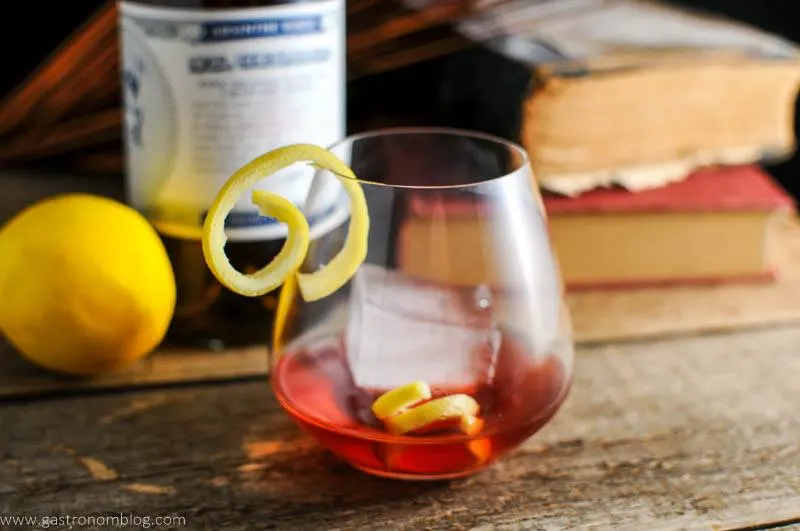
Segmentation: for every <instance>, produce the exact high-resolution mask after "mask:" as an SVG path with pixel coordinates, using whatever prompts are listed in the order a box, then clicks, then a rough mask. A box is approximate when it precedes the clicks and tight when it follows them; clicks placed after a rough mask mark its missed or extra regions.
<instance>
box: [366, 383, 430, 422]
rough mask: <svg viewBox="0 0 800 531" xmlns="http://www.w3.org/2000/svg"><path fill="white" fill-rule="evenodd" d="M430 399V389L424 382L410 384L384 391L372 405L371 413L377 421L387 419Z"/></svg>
mask: <svg viewBox="0 0 800 531" xmlns="http://www.w3.org/2000/svg"><path fill="white" fill-rule="evenodd" d="M430 397H431V388H430V386H428V384H427V383H425V382H422V381H420V382H412V383H410V384H406V385H401V386H400V387H396V388H394V389H391V390H389V391H386V392H385V393H383V394H382V395H381V396H379V397H378V398H377V399H376V400H375V402H373V403H372V412H373V413H374V414H375V416H376V417H378V418H379V419H382V420H383V419H387V418H389V417H392V416H394V415H397V414H399V413H402V412H403V411H405V410H407V409H408V408H410V407H412V406H414V405H416V404H419V403H420V402H422V401H423V400H428V399H429V398H430Z"/></svg>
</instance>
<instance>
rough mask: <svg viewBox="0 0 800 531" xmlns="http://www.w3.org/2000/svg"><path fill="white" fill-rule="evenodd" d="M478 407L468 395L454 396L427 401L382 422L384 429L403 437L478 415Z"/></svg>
mask: <svg viewBox="0 0 800 531" xmlns="http://www.w3.org/2000/svg"><path fill="white" fill-rule="evenodd" d="M479 410H480V406H479V405H478V402H476V401H475V399H474V398H472V397H471V396H469V395H465V394H455V395H448V396H443V397H440V398H435V399H433V400H429V401H428V402H425V403H424V404H421V405H418V406H416V407H413V408H411V409H408V410H406V411H404V412H402V413H399V414H397V415H394V416H392V417H389V418H387V419H385V420H384V422H385V424H386V429H387V430H388V431H389V432H390V433H392V434H394V435H405V434H407V433H411V432H414V431H418V430H422V429H424V428H426V427H429V426H431V425H433V424H436V423H439V422H444V421H448V420H451V419H454V420H459V421H460V419H462V418H463V417H467V416H475V415H477V414H478V411H479Z"/></svg>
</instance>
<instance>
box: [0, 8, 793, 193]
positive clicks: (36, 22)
mask: <svg viewBox="0 0 800 531" xmlns="http://www.w3.org/2000/svg"><path fill="white" fill-rule="evenodd" d="M675 3H679V4H683V5H687V6H693V7H699V8H703V9H708V10H711V11H715V12H718V13H721V14H724V15H727V16H730V17H733V18H737V19H739V20H743V21H746V22H749V23H751V24H755V25H757V26H759V27H761V28H764V29H766V30H768V31H772V32H774V33H777V34H779V35H782V36H784V37H786V38H789V39H792V40H794V41H795V42H800V0H680V1H677V0H676V2H675ZM53 4H55V5H53ZM101 4H102V0H70V1H69V2H58V3H56V2H54V1H52V0H30V1H24V2H8V3H6V4H4V8H5V13H4V17H3V22H4V29H3V31H2V32H0V39H1V41H0V42H2V49H3V50H6V51H7V53H6V54H5V55H4V58H3V63H4V75H3V78H2V86H0V91H1V92H2V93H3V94H5V93H6V92H8V91H9V90H11V89H12V88H13V87H14V86H15V85H16V84H17V83H19V81H20V80H22V79H23V78H24V77H25V76H26V75H27V74H28V73H30V71H31V70H33V69H34V68H35V67H36V66H37V65H38V64H39V63H40V62H41V61H42V60H43V59H45V58H46V57H47V56H48V55H49V54H50V53H51V52H52V51H53V50H54V49H55V48H56V47H57V46H58V45H59V43H60V42H61V41H62V40H63V39H64V38H65V37H67V36H68V35H69V34H70V33H71V32H72V31H73V30H74V29H75V28H76V27H77V26H78V25H80V24H81V23H82V22H83V21H84V20H86V18H87V17H88V16H89V15H90V14H91V13H92V11H94V10H95V9H96V8H97V7H99V6H100V5H101ZM796 129H797V130H800V128H798V127H797V126H796ZM768 169H769V170H770V171H771V172H772V174H773V175H775V176H776V177H777V179H778V180H779V181H780V182H781V183H782V184H783V186H784V187H785V188H787V189H788V190H789V191H790V192H791V193H792V194H793V195H794V196H795V197H797V198H798V199H800V182H799V181H800V179H798V177H797V175H798V173H800V157H799V156H795V157H793V158H792V159H791V160H789V161H787V162H783V163H781V164H778V165H775V166H769V167H768Z"/></svg>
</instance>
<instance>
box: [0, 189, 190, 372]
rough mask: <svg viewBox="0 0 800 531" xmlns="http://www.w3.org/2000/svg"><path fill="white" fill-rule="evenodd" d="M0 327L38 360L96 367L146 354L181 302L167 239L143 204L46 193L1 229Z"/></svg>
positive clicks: (80, 368) (79, 368)
mask: <svg viewBox="0 0 800 531" xmlns="http://www.w3.org/2000/svg"><path fill="white" fill-rule="evenodd" d="M0 294H2V297H0V331H2V332H3V333H4V334H5V335H6V337H7V338H8V339H9V340H10V341H11V343H12V344H13V345H14V346H15V347H16V348H17V349H18V350H19V351H20V352H21V353H22V354H23V355H24V356H25V357H27V358H28V359H30V360H31V361H32V362H34V363H36V364H38V365H40V366H42V367H45V368H47V369H51V370H54V371H60V372H66V373H72V374H79V375H92V374H98V373H103V372H108V371H112V370H116V369H119V368H122V367H125V366H127V365H130V364H131V363H133V362H135V361H137V360H139V359H141V358H143V357H144V356H146V355H147V354H149V353H150V352H151V351H152V350H153V349H154V348H155V347H156V346H157V345H158V344H159V343H160V342H161V340H162V339H163V337H164V334H165V333H166V330H167V327H168V326H169V322H170V320H171V319H172V315H173V312H174V309H175V297H176V294H175V277H174V275H173V271H172V268H171V266H170V263H169V259H168V257H167V253H166V250H165V249H164V246H163V244H162V243H161V240H160V239H159V237H158V235H157V234H156V232H155V230H154V229H153V228H152V227H151V226H150V224H149V223H148V222H147V220H145V219H144V217H142V216H141V215H140V214H139V213H138V212H136V211H135V210H133V209H132V208H129V207H127V206H125V205H123V204H121V203H119V202H116V201H113V200H111V199H106V198H102V197H98V196H91V195H86V194H67V195H62V196H57V197H53V198H49V199H45V200H43V201H40V202H38V203H36V204H34V205H32V206H30V207H28V208H27V209H25V210H23V211H22V212H20V213H19V214H18V215H17V216H15V217H14V218H13V219H12V220H11V221H9V222H8V223H7V224H6V225H5V226H4V227H3V228H2V229H0Z"/></svg>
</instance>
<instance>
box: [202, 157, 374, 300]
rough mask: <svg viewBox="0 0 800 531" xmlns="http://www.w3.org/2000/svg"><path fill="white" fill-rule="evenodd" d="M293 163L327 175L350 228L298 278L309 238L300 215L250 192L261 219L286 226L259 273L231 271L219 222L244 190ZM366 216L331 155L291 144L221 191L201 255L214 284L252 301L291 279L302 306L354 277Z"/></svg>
mask: <svg viewBox="0 0 800 531" xmlns="http://www.w3.org/2000/svg"><path fill="white" fill-rule="evenodd" d="M297 162H307V163H310V164H311V165H312V166H313V167H315V168H318V169H324V170H327V171H330V172H331V173H333V174H334V175H335V176H336V177H337V179H338V180H339V182H340V183H341V185H342V187H343V188H344V190H345V192H346V193H347V195H348V198H349V199H350V216H351V217H350V226H349V227H348V232H347V236H346V238H345V242H344V245H343V247H342V249H341V251H339V253H338V254H337V255H336V256H334V257H333V258H332V259H331V261H330V262H329V263H328V264H327V265H325V266H323V267H322V268H321V269H319V270H317V271H314V272H313V273H298V270H299V269H300V266H301V265H302V263H303V260H304V259H305V257H306V254H307V253H308V247H309V241H310V235H309V227H308V222H307V221H306V219H305V216H304V215H303V213H302V212H301V211H300V209H299V208H297V207H296V206H295V205H294V204H292V203H291V202H290V201H289V200H288V199H286V198H284V197H282V196H280V195H278V194H274V193H272V192H267V191H264V190H256V191H254V192H253V193H252V196H251V197H252V200H253V203H254V204H255V205H256V206H257V207H258V208H259V211H260V212H261V213H262V214H264V215H265V216H270V217H274V218H275V219H277V220H278V221H281V222H283V223H286V225H287V227H288V235H287V237H286V242H285V243H284V245H283V247H282V248H281V250H280V252H279V253H278V255H277V256H276V257H275V258H274V259H273V260H272V261H271V262H269V263H268V264H266V265H265V266H264V267H263V268H261V269H260V270H258V271H256V272H254V273H250V274H245V273H241V272H239V271H237V270H236V268H234V267H233V265H232V264H231V263H230V261H229V260H228V257H227V256H226V255H225V244H226V243H227V236H226V235H225V218H226V217H227V216H228V214H229V213H230V212H231V210H233V208H234V206H235V205H236V203H237V201H238V200H239V198H240V197H241V196H242V194H244V193H245V191H246V190H248V189H250V188H252V187H253V186H254V185H256V184H257V183H258V182H259V181H260V180H262V179H264V178H267V177H269V176H270V175H272V174H274V173H275V172H277V171H279V170H281V169H283V168H286V167H287V166H290V165H291V164H294V163H297ZM368 234H369V212H368V210H367V202H366V198H365V197H364V191H363V190H362V189H361V186H360V184H359V183H358V181H357V179H356V176H355V174H354V173H353V170H352V169H350V167H348V166H347V164H345V163H344V162H342V161H341V160H340V159H339V158H337V157H336V155H334V154H333V153H331V152H330V151H328V150H327V149H324V148H322V147H319V146H315V145H313V144H292V145H288V146H284V147H281V148H277V149H274V150H272V151H269V152H267V153H264V154H263V155H261V156H259V157H257V158H256V159H254V160H253V161H251V162H250V163H248V164H246V165H244V166H242V167H241V168H239V169H238V170H237V171H236V172H234V174H233V175H231V177H230V178H228V180H227V182H226V183H225V184H224V185H223V186H222V188H221V189H220V191H219V193H218V194H217V197H216V199H215V200H214V202H213V203H212V205H211V208H210V209H209V212H208V215H207V216H206V220H205V223H204V225H203V239H202V245H203V256H204V257H205V260H206V263H207V264H208V267H209V269H211V272H212V273H213V274H214V276H215V277H216V278H217V280H219V282H220V283H221V284H222V285H224V286H225V287H227V288H228V289H230V290H231V291H233V292H235V293H238V294H240V295H245V296H248V297H258V296H260V295H264V294H265V293H268V292H270V291H272V290H274V289H276V288H277V287H279V286H280V285H281V284H283V283H284V282H285V281H286V280H287V279H288V278H289V277H291V276H293V275H295V276H296V280H297V288H298V289H299V291H300V295H301V296H302V297H303V299H304V300H306V301H315V300H319V299H322V298H324V297H327V296H328V295H330V294H331V293H333V292H335V291H336V290H338V289H339V288H341V287H342V286H343V285H344V284H345V283H347V281H348V280H350V278H351V277H352V276H353V275H354V274H355V273H356V271H357V270H358V267H359V266H360V265H361V264H362V263H363V262H364V260H365V259H366V255H367V239H368Z"/></svg>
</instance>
